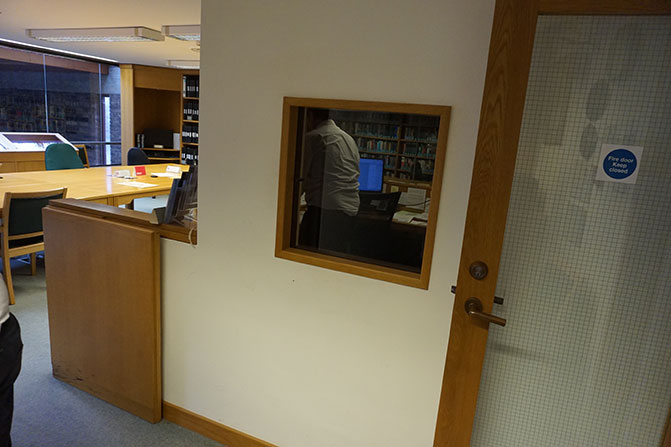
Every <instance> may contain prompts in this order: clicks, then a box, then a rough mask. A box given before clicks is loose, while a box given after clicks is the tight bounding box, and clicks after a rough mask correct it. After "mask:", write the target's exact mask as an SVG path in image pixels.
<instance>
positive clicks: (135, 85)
mask: <svg viewBox="0 0 671 447" xmlns="http://www.w3.org/2000/svg"><path fill="white" fill-rule="evenodd" d="M185 76H196V77H197V76H198V70H177V69H173V68H160V67H149V66H144V65H131V64H124V65H121V128H122V135H121V141H122V150H123V160H124V163H125V161H126V153H127V152H128V150H129V149H130V148H131V147H140V148H142V149H143V150H144V152H145V153H146V154H147V157H148V158H149V160H150V161H151V162H152V163H184V155H183V152H182V147H183V144H182V130H183V120H184V114H183V111H184V108H185V103H184V101H185V98H184V95H183V82H184V77H185ZM188 99H190V98H188ZM147 129H154V130H155V129H160V130H162V131H164V132H169V134H170V135H171V138H169V139H168V138H166V139H165V140H166V141H165V142H163V143H162V144H160V146H163V147H149V145H147V144H145V141H144V138H143V136H144V134H145V131H146V130H147Z"/></svg>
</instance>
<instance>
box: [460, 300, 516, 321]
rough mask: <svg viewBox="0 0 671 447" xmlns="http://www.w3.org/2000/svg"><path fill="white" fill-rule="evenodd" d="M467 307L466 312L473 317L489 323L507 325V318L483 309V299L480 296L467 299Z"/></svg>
mask: <svg viewBox="0 0 671 447" xmlns="http://www.w3.org/2000/svg"><path fill="white" fill-rule="evenodd" d="M464 307H465V308H466V313H467V314H468V315H470V316H471V317H475V318H479V319H481V320H484V321H486V322H487V323H494V324H498V325H499V326H505V325H506V320H505V319H504V318H501V317H497V316H496V315H492V314H488V313H487V312H483V311H482V301H480V300H479V299H478V298H475V297H471V298H469V299H468V300H467V301H466V304H465V305H464Z"/></svg>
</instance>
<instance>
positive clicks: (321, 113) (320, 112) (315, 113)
mask: <svg viewBox="0 0 671 447" xmlns="http://www.w3.org/2000/svg"><path fill="white" fill-rule="evenodd" d="M308 113H309V114H310V115H311V116H312V119H313V121H314V123H315V124H319V123H321V122H322V121H326V120H327V119H329V115H330V113H331V111H330V110H329V109H309V110H308Z"/></svg>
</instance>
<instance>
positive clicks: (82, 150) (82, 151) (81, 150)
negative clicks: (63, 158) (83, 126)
mask: <svg viewBox="0 0 671 447" xmlns="http://www.w3.org/2000/svg"><path fill="white" fill-rule="evenodd" d="M74 147H76V148H77V149H78V150H77V155H79V159H80V160H81V161H82V163H83V164H84V167H86V168H90V167H91V165H90V164H89V153H88V149H86V145H85V144H75V145H74Z"/></svg>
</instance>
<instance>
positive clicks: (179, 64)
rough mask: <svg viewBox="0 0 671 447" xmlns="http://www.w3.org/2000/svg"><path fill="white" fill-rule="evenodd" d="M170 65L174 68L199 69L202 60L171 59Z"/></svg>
mask: <svg viewBox="0 0 671 447" xmlns="http://www.w3.org/2000/svg"><path fill="white" fill-rule="evenodd" d="M168 67H172V68H183V69H187V70H199V69H200V61H199V60H176V59H171V60H169V61H168Z"/></svg>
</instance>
